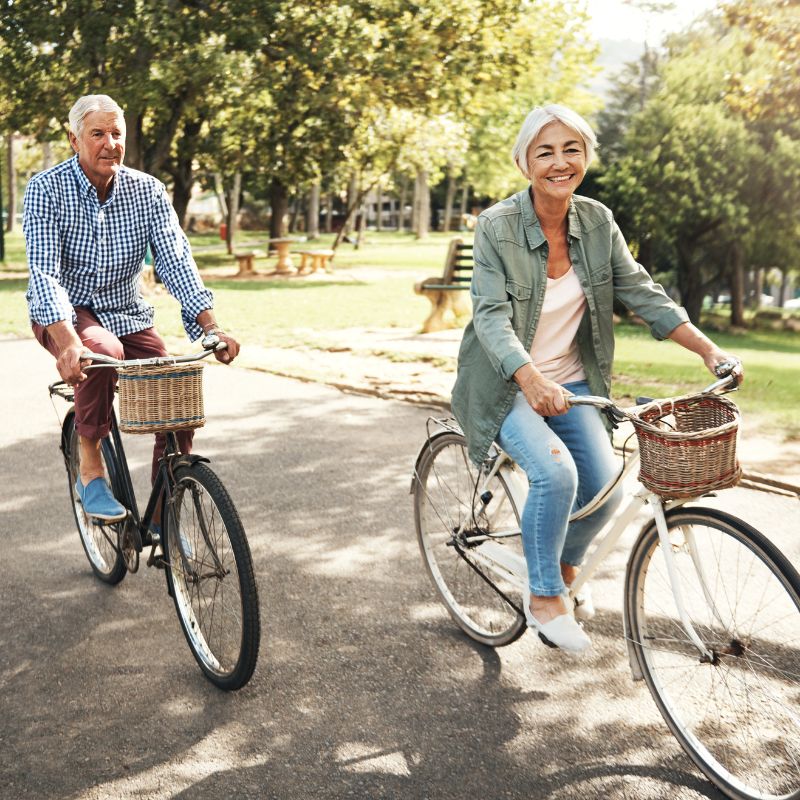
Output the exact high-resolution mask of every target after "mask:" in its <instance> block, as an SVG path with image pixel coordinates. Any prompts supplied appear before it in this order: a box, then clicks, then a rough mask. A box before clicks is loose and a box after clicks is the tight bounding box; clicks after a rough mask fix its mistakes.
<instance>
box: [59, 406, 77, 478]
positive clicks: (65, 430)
mask: <svg viewBox="0 0 800 800" xmlns="http://www.w3.org/2000/svg"><path fill="white" fill-rule="evenodd" d="M74 427H75V406H72V407H71V408H70V409H69V411H67V413H66V416H65V417H64V421H63V422H62V423H61V443H60V445H59V449H60V450H61V454H62V455H63V456H64V460H65V461H66V462H67V464H69V435H70V433H71V432H72V429H73V428H74Z"/></svg>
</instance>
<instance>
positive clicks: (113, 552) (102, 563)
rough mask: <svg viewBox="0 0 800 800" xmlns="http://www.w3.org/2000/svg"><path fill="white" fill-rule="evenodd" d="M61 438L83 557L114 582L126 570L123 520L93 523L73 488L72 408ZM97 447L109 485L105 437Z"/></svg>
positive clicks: (76, 459)
mask: <svg viewBox="0 0 800 800" xmlns="http://www.w3.org/2000/svg"><path fill="white" fill-rule="evenodd" d="M62 441H63V442H64V446H65V447H66V449H67V454H66V455H67V457H66V462H67V484H68V486H67V490H68V491H69V498H70V505H71V506H72V514H73V516H74V518H75V524H76V525H77V527H78V534H79V536H80V540H81V545H82V546H83V551H84V553H86V558H87V559H88V560H89V565H90V566H91V568H92V571H93V572H94V574H95V575H96V576H97V577H98V578H99V579H100V580H101V581H103V583H107V584H109V585H110V586H115V585H116V584H118V583H119V582H120V581H121V580H122V579H123V578H124V577H125V574H126V573H127V571H128V570H127V567H126V566H125V559H124V557H123V554H122V552H121V550H120V547H119V542H120V534H121V532H122V526H123V525H124V523H112V524H109V525H96V524H94V523H93V522H92V520H91V518H90V517H88V516H87V515H86V514H85V513H84V511H83V505H82V504H81V502H80V500H79V499H78V494H77V492H76V491H75V481H76V480H77V478H78V475H79V474H80V442H79V437H78V432H77V431H76V430H75V414H74V412H70V413H69V414H68V415H67V417H66V418H65V419H64V427H63V433H62ZM100 450H101V453H102V458H103V464H104V465H105V470H106V475H108V476H109V478H110V480H109V481H108V482H109V485H110V486H112V487H113V485H114V480H113V476H114V462H113V459H112V456H111V451H110V448H109V445H108V442H107V440H105V439H104V440H103V441H102V443H101V448H100ZM112 491H113V489H112ZM114 495H115V496H116V497H117V499H119V493H118V492H114ZM109 531H110V534H109Z"/></svg>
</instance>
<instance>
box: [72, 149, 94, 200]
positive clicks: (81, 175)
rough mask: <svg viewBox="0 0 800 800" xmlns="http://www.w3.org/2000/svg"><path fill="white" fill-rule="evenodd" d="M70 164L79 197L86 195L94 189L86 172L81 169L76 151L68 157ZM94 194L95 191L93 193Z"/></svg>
mask: <svg viewBox="0 0 800 800" xmlns="http://www.w3.org/2000/svg"><path fill="white" fill-rule="evenodd" d="M70 166H71V167H72V174H73V175H74V176H75V180H76V181H77V183H78V188H79V190H80V195H81V197H86V195H87V194H89V193H90V192H91V191H92V190H93V189H94V186H92V184H91V183H89V179H88V178H87V177H86V173H85V172H84V171H83V170H82V169H81V165H80V163H79V162H78V154H77V153H76V154H75V155H74V156H72V158H71V159H70ZM96 194H97V192H95V195H96Z"/></svg>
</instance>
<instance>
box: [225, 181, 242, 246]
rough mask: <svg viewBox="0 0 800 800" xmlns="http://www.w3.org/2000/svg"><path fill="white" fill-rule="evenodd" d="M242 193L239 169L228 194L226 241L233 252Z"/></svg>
mask: <svg viewBox="0 0 800 800" xmlns="http://www.w3.org/2000/svg"><path fill="white" fill-rule="evenodd" d="M241 193H242V173H241V172H240V171H238V170H237V172H236V174H235V175H234V176H233V186H232V187H231V191H230V194H229V195H228V219H227V230H226V231H225V243H226V244H227V245H228V252H229V253H233V237H234V236H235V235H236V224H237V220H238V217H239V197H240V195H241Z"/></svg>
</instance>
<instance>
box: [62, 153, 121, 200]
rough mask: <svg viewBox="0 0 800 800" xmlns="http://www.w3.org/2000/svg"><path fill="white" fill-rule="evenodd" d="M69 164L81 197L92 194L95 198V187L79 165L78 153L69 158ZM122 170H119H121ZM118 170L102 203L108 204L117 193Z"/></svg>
mask: <svg viewBox="0 0 800 800" xmlns="http://www.w3.org/2000/svg"><path fill="white" fill-rule="evenodd" d="M70 166H71V167H72V174H73V175H74V176H75V180H76V181H77V183H78V192H79V194H80V196H81V197H86V196H87V195H94V197H95V199H98V198H97V189H95V188H94V186H92V184H91V183H90V182H89V179H88V178H87V177H86V173H85V172H84V171H83V169H81V165H80V163H79V161H78V154H77V153H76V154H75V155H74V156H73V157H72V158H71V159H70ZM121 171H122V170H120V172H121ZM119 174H120V173H119V172H118V173H117V175H116V177H115V178H114V180H113V182H112V183H111V191H110V192H109V193H108V197H107V198H106V202H105V203H103V205H108V204H109V203H110V202H111V201H112V200H113V199H114V197H115V196H116V194H117V184H118V183H119V181H118V180H117V178H119Z"/></svg>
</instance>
